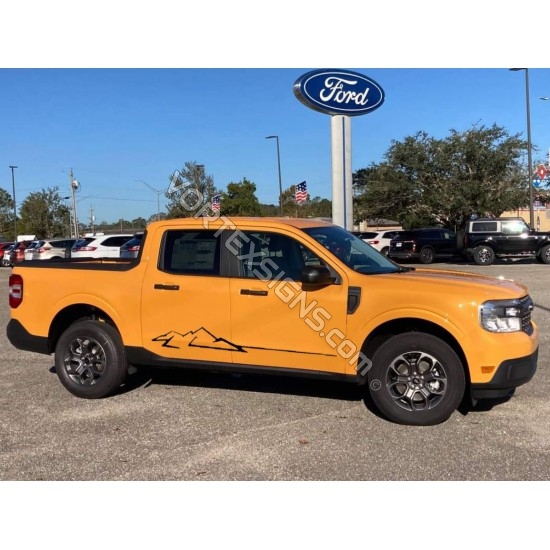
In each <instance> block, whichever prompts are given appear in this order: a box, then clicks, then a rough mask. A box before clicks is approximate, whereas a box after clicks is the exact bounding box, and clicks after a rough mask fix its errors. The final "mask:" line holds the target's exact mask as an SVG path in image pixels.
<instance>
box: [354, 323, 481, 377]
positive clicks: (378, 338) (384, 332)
mask: <svg viewBox="0 0 550 550" xmlns="http://www.w3.org/2000/svg"><path fill="white" fill-rule="evenodd" d="M408 332H422V333H426V334H431V335H432V336H436V337H437V338H439V339H441V340H442V341H443V342H445V343H446V344H448V345H449V346H450V347H451V348H452V349H453V351H454V352H455V353H456V354H457V356H458V358H459V359H460V362H461V364H462V368H463V369H464V375H465V377H466V383H467V384H468V385H469V384H470V369H469V368H468V360H467V359H466V355H465V354H464V351H463V349H462V346H461V345H460V343H459V342H458V340H457V339H456V338H455V337H454V336H453V335H452V334H451V333H450V332H449V331H447V330H445V329H444V328H443V327H441V326H440V325H438V324H437V323H433V322H431V321H427V320H425V319H419V318H415V317H404V318H402V319H393V320H391V321H387V322H385V323H383V324H381V325H380V326H379V327H377V328H376V329H375V330H373V331H372V332H371V333H370V334H369V335H368V336H367V338H366V339H365V341H364V342H363V345H362V347H361V351H362V352H363V353H364V354H365V356H366V357H367V358H369V359H370V358H371V357H374V354H375V353H376V350H377V349H378V348H379V347H380V346H381V345H382V344H383V343H384V342H385V341H386V340H388V339H389V338H391V337H392V336H396V335H398V334H405V333H408ZM359 375H360V376H361V377H362V380H361V381H362V383H364V382H365V381H366V372H363V371H362V372H361V373H359Z"/></svg>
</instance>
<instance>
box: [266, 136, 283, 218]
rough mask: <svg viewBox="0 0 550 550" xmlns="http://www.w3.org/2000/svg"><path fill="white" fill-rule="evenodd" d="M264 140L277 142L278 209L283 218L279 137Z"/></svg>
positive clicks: (268, 137) (269, 137)
mask: <svg viewBox="0 0 550 550" xmlns="http://www.w3.org/2000/svg"><path fill="white" fill-rule="evenodd" d="M265 139H275V140H277V167H278V169H279V209H280V212H281V217H282V216H283V184H282V182H281V153H280V151H279V136H267V137H266V138H265Z"/></svg>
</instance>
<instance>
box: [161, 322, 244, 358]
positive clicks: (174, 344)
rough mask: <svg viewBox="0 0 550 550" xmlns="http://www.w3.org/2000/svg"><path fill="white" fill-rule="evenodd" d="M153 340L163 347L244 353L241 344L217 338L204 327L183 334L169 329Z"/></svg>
mask: <svg viewBox="0 0 550 550" xmlns="http://www.w3.org/2000/svg"><path fill="white" fill-rule="evenodd" d="M152 341H153V342H162V343H163V344H162V346H163V347H165V348H175V349H180V348H184V347H192V348H209V349H219V350H224V351H241V352H244V353H246V351H245V350H244V348H243V347H242V346H239V345H237V344H233V343H231V342H230V341H229V340H226V339H225V338H218V337H216V336H214V335H213V334H212V333H211V332H210V331H208V330H206V329H205V328H204V327H201V328H198V329H197V330H190V331H188V332H186V333H185V334H182V333H181V332H177V331H175V330H171V331H170V332H167V333H166V334H161V335H160V336H156V337H155V338H153V339H152Z"/></svg>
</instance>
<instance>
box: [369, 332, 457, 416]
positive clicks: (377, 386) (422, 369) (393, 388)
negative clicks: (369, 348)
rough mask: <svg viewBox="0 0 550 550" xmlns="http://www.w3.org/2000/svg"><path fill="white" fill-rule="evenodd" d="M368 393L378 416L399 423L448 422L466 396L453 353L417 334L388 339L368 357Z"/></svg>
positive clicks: (430, 339)
mask: <svg viewBox="0 0 550 550" xmlns="http://www.w3.org/2000/svg"><path fill="white" fill-rule="evenodd" d="M368 384H369V391H370V395H371V397H372V400H373V401H374V404H375V405H376V406H377V407H378V409H379V410H380V412H381V413H382V414H383V415H384V416H386V417H387V418H388V419H389V420H391V421H393V422H396V423H398V424H408V425H416V426H431V425H434V424H439V423H441V422H444V421H445V420H447V419H448V418H449V417H450V416H451V414H452V413H453V412H454V411H455V410H456V409H457V407H458V406H459V404H460V402H461V401H462V398H463V396H464V390H465V387H466V377H465V374H464V368H463V366H462V363H461V361H460V359H459V358H458V356H457V354H456V353H455V351H454V350H453V349H452V348H451V347H450V346H449V345H448V344H447V343H445V342H444V341H443V340H441V339H439V338H437V337H435V336H432V335H430V334H425V333H421V332H409V333H404V334H398V335H396V336H392V337H391V338H389V339H388V340H386V342H384V343H383V344H382V345H381V346H380V348H378V350H377V351H376V353H375V354H374V356H373V358H372V367H371V369H370V370H369V372H368Z"/></svg>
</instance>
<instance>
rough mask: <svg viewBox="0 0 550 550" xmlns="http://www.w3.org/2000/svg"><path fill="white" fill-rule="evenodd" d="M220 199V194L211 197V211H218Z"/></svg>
mask: <svg viewBox="0 0 550 550" xmlns="http://www.w3.org/2000/svg"><path fill="white" fill-rule="evenodd" d="M220 200H221V196H220V195H215V196H214V197H212V212H219V211H220V207H221V204H220Z"/></svg>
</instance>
